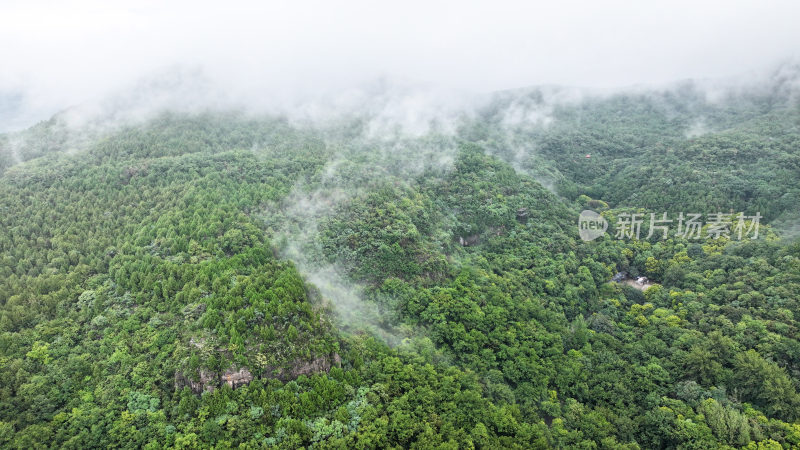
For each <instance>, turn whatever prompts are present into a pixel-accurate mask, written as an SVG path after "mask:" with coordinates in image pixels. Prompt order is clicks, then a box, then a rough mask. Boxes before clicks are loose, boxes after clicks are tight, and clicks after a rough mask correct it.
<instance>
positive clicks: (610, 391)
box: [0, 89, 800, 449]
mask: <svg viewBox="0 0 800 450" xmlns="http://www.w3.org/2000/svg"><path fill="white" fill-rule="evenodd" d="M521 95H522V94H519V93H515V94H513V95H512V94H509V96H511V97H506V96H503V95H501V96H498V98H497V101H496V103H495V104H494V106H493V107H492V108H494V109H492V108H489V109H487V110H486V111H484V112H483V113H482V115H481V116H479V119H480V120H478V121H477V122H473V121H471V120H467V121H466V122H465V123H464V125H463V127H462V129H461V130H460V131H459V134H458V136H457V137H455V138H453V137H443V136H439V135H436V134H431V135H427V136H422V137H419V138H404V137H394V138H393V139H392V140H391V141H388V142H387V141H378V140H371V139H367V138H363V137H360V136H361V130H362V129H363V128H364V127H365V125H364V124H363V123H360V122H359V121H357V120H354V121H352V122H348V123H347V124H339V125H338V126H337V128H336V129H334V130H329V129H323V128H313V127H301V126H293V125H290V124H289V123H287V122H286V121H283V120H277V119H265V118H261V119H250V118H246V117H243V116H239V115H212V114H206V115H198V116H180V115H164V116H162V117H159V118H158V119H155V120H153V121H152V122H150V123H148V124H145V125H140V126H132V127H128V128H122V129H117V130H116V131H114V132H113V133H110V134H108V135H103V136H95V135H94V134H91V133H88V134H85V135H81V136H79V137H78V138H69V136H66V135H65V134H64V133H67V131H65V130H64V129H63V128H62V127H61V126H60V125H59V121H58V120H57V119H53V120H52V121H50V122H47V123H43V124H40V125H39V126H37V127H34V128H33V129H32V130H29V131H27V132H26V133H23V134H20V135H13V136H5V137H3V140H2V141H0V145H2V146H4V147H3V148H4V149H5V150H6V151H5V152H4V153H3V155H4V159H1V160H0V165H2V168H3V170H4V172H3V174H2V177H0V211H2V215H0V227H1V229H2V232H0V275H2V276H0V361H2V365H0V446H3V447H11V448H26V449H27V448H43V447H51V446H54V447H68V448H85V447H131V448H139V447H147V448H162V447H173V446H174V447H179V448H200V447H208V446H218V447H223V448H225V447H236V446H242V448H256V447H263V446H275V447H279V448H298V447H304V446H305V447H312V446H313V447H320V448H392V447H394V448H400V447H414V448H431V447H444V448H470V447H478V448H514V447H516V448H546V447H581V448H659V447H669V448H711V447H718V446H732V447H748V448H762V447H763V448H780V447H783V448H793V447H797V446H800V394H799V393H798V391H800V341H798V335H799V334H800V333H798V329H800V322H798V321H799V320H800V304H799V303H798V302H800V244H798V243H791V242H789V241H788V240H778V239H776V238H775V235H774V234H773V233H772V232H769V231H766V230H765V231H764V232H763V233H762V239H760V240H757V241H743V242H738V241H729V240H725V239H723V240H716V241H705V240H704V241H699V242H696V241H687V240H685V239H681V238H677V237H671V238H670V239H667V240H652V241H646V240H641V241H631V240H615V239H613V238H612V237H611V236H606V237H604V238H600V239H598V240H597V241H594V242H582V241H581V240H580V239H578V236H577V229H576V226H575V223H576V220H575V219H576V218H577V213H578V211H580V210H581V209H583V208H586V207H590V208H595V209H598V210H601V211H604V215H606V216H607V217H608V219H609V221H610V222H612V224H613V222H614V220H613V218H614V217H616V216H617V215H618V214H619V213H621V212H624V211H630V210H631V209H635V208H646V209H647V211H654V212H661V211H675V210H680V209H683V210H685V211H690V210H692V211H694V210H697V212H715V211H716V210H728V209H733V210H735V211H740V210H741V211H747V212H748V213H752V212H755V211H760V212H762V214H764V215H765V216H766V219H765V220H766V221H770V220H771V219H775V218H779V217H781V216H782V215H786V214H788V213H789V212H790V210H791V208H793V207H795V208H796V206H797V204H798V197H797V195H798V192H800V191H798V189H800V187H799V186H798V184H797V180H798V175H800V165H799V164H800V153H798V147H797V144H798V137H800V134H798V129H797V117H798V116H797V109H796V107H794V109H792V108H791V107H790V106H788V105H787V104H784V103H780V104H775V103H774V102H772V103H771V100H770V97H768V96H767V97H764V96H762V97H758V96H755V97H753V98H750V97H748V98H745V99H736V101H730V102H728V103H722V104H718V105H709V104H706V103H703V102H700V101H699V100H698V99H697V98H696V95H697V93H696V92H694V91H692V90H691V89H688V90H687V91H679V92H678V93H670V94H664V96H666V98H665V99H663V98H662V99H661V100H660V101H656V100H654V99H653V98H651V97H646V96H643V97H636V96H616V97H610V98H606V99H595V100H592V101H585V102H581V103H577V104H569V103H567V104H564V105H560V106H558V107H556V108H555V109H554V111H553V120H554V122H553V123H552V124H551V125H546V126H545V125H541V124H540V125H536V126H534V127H523V126H519V127H516V128H514V127H512V129H511V130H509V129H508V128H503V127H504V125H503V124H502V123H501V122H502V119H501V117H500V116H502V114H503V111H505V110H506V109H507V104H506V103H508V102H509V101H510V100H509V98H511V99H513V98H517V99H518V98H519V97H520V96H521ZM514 96H516V97H514ZM530 96H531V98H532V100H531V101H533V102H536V101H537V98H538V97H537V96H536V95H535V93H534V94H530ZM700 114H702V115H703V116H704V117H706V118H707V119H706V120H708V126H709V127H710V129H712V130H716V131H712V132H709V133H708V134H705V135H703V136H700V137H687V136H686V133H685V131H686V127H687V126H689V125H691V123H692V120H694V119H693V117H695V116H698V115H700ZM521 142H529V143H533V144H531V145H534V147H536V151H532V152H523V153H524V155H525V156H524V157H523V158H519V155H518V153H517V152H516V150H515V149H516V146H518V145H519V144H520V143H521ZM11 143H13V151H14V152H13V154H12V153H11V150H12V147H11ZM67 143H69V145H67ZM71 145H77V146H78V147H79V148H78V151H76V152H70V151H68V150H70V149H71V148H68V147H69V146H71ZM398 149H406V150H402V151H399V150H398ZM585 153H591V154H592V158H591V159H590V160H589V158H585V157H584V154H585ZM12 156H14V157H12ZM15 159H21V160H24V161H27V162H24V163H20V164H17V165H14V164H15ZM515 167H516V168H515ZM744 168H747V169H748V170H744ZM537 179H538V180H540V181H544V182H552V183H553V184H554V185H555V186H556V187H557V189H558V192H559V193H560V194H561V195H562V196H558V195H556V194H553V193H552V192H550V191H548V190H547V189H545V188H544V187H543V186H542V184H540V183H539V182H537V181H536V180H537ZM337 192H338V193H342V195H339V196H337V195H334V194H335V193H337ZM318 194H319V195H321V196H322V197H323V198H324V199H325V202H326V204H328V206H329V208H327V209H324V210H322V209H320V210H319V211H316V210H315V211H310V212H308V214H301V212H303V211H304V210H305V209H310V208H311V206H308V205H311V204H312V203H303V202H302V201H301V200H303V199H306V200H307V199H308V198H313V197H314V195H318ZM582 194H583V195H582ZM591 198H595V199H598V200H592V199H591ZM607 204H610V205H611V208H610V209H608V207H607ZM304 221H305V222H304ZM301 231H302V238H301V237H300V234H301V233H300V232H301ZM764 236H766V237H767V238H766V239H765V238H763V237H764ZM289 247H292V248H295V247H296V248H299V249H300V250H299V251H300V253H298V255H300V256H302V258H303V261H302V264H299V262H301V261H300V260H299V259H298V264H297V265H296V264H295V263H294V262H293V261H291V260H287V259H286V258H285V257H282V256H281V255H286V254H290V253H289V252H288V250H287V249H288V248H289ZM328 266H335V267H337V268H338V269H339V274H340V275H341V276H342V277H343V279H344V280H345V281H346V282H347V283H349V284H352V286H354V287H356V288H357V289H355V293H356V294H357V295H358V296H359V299H358V301H359V302H364V303H365V304H371V305H372V304H374V305H377V306H378V307H379V310H380V311H381V312H382V316H381V318H380V323H378V324H377V326H378V327H383V328H385V330H384V331H385V332H387V333H391V334H394V335H396V336H397V337H398V338H399V339H398V340H399V341H400V343H399V344H398V345H396V346H393V347H390V346H388V345H387V344H386V343H385V342H383V341H382V340H381V339H380V338H378V337H377V336H373V335H372V334H371V333H370V332H363V331H357V330H356V331H354V330H353V328H352V327H344V328H340V327H337V325H339V324H340V323H339V320H340V318H339V314H338V313H337V311H336V308H337V305H336V304H335V302H333V303H331V302H329V301H328V299H326V298H325V292H326V291H325V290H324V289H317V288H316V287H315V286H313V285H312V284H311V283H310V282H309V281H308V279H310V278H313V277H312V276H310V274H311V273H312V272H313V271H314V270H316V269H321V268H324V267H328ZM298 267H302V269H301V270H299V269H298ZM621 270H625V271H627V272H629V273H630V274H632V275H640V274H641V275H646V276H648V277H650V278H651V279H652V280H654V281H656V282H657V284H655V285H654V286H653V287H650V288H649V289H646V290H644V291H640V290H638V289H636V288H634V287H630V286H627V285H624V284H617V283H609V280H610V279H611V277H612V276H613V275H614V274H615V273H616V272H618V271H621ZM306 277H308V279H307V278H306ZM338 307H339V308H341V307H342V305H339V306H338ZM343 330H347V331H343ZM323 360H324V361H329V362H331V361H333V363H331V364H328V365H325V366H324V367H322V366H320V364H319V362H320V361H323ZM303 364H305V365H307V366H308V367H312V369H311V370H305V371H300V372H298V367H299V366H302V365H303ZM238 368H246V369H248V370H249V371H250V372H251V373H252V374H253V376H254V379H253V380H252V381H251V382H249V384H244V385H243V386H240V387H237V388H235V389H232V388H231V387H230V386H228V385H227V384H225V383H219V386H218V387H217V388H216V389H214V390H213V392H203V393H202V394H200V393H197V392H193V391H192V389H191V388H190V386H189V385H188V384H190V383H191V382H194V383H198V382H200V377H202V376H203V374H204V373H217V374H218V373H222V372H224V371H226V370H228V369H238ZM293 371H294V372H293ZM287 374H293V375H291V376H287ZM182 377H184V378H185V379H186V380H189V381H186V382H184V383H178V379H182ZM201 390H202V389H201Z"/></svg>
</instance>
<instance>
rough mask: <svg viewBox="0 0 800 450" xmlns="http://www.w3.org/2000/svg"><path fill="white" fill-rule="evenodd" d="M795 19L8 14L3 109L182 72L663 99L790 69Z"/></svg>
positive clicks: (362, 9) (285, 86)
mask: <svg viewBox="0 0 800 450" xmlns="http://www.w3.org/2000/svg"><path fill="white" fill-rule="evenodd" d="M798 18H800V2H797V1H766V0H760V1H735V0H725V1H706V2H703V1H698V0H694V1H678V0H669V1H646V2H644V1H626V2H622V1H612V2H609V1H552V2H533V1H519V2H502V1H491V2H488V1H487V2H481V3H478V2H474V3H471V2H468V1H464V0H461V1H452V2H435V1H430V0H427V1H409V0H404V1H395V2H378V1H374V0H372V1H350V2H335V1H320V2H302V1H280V2H278V1H275V2H263V1H262V2H255V1H254V2H242V1H230V0H228V1H224V2H214V3H213V4H212V3H206V2H202V1H197V0H193V1H180V2H175V1H173V2H165V1H149V0H134V1H113V2H109V1H36V0H23V1H17V0H2V1H0V60H2V68H1V69H0V97H2V94H3V93H5V94H6V96H7V95H8V93H9V92H23V93H24V94H25V95H24V100H22V101H18V102H19V103H20V104H19V105H17V107H18V108H19V109H20V111H22V110H25V111H27V114H29V115H33V116H37V115H43V114H52V112H53V111H55V110H58V109H61V108H64V107H66V106H70V105H72V104H76V103H80V102H83V101H86V100H91V99H94V98H98V97H101V96H104V95H107V94H108V93H109V92H112V91H115V90H118V89H122V88H124V87H125V86H127V85H130V84H131V83H133V82H135V81H136V80H137V79H141V78H142V77H148V76H151V75H152V74H154V73H159V72H160V71H163V70H165V68H170V67H184V66H187V67H195V68H197V67H199V68H202V70H203V72H204V73H205V74H207V75H208V76H209V77H210V78H211V79H213V80H215V82H218V83H220V84H221V85H223V86H226V87H228V88H231V89H238V90H249V89H253V90H254V92H256V91H259V92H266V91H274V92H282V93H286V92H292V93H306V94H309V93H311V94H313V93H316V92H322V91H325V90H330V89H339V88H341V87H345V86H350V85H353V84H355V83H359V82H362V81H365V80H372V79H375V78H377V77H381V76H383V77H388V78H390V79H400V80H410V81H413V82H424V83H430V84H432V85H437V86H445V87H448V88H455V89H467V90H476V91H489V90H496V89H505V88H513V87H521V86H529V85H536V84H559V85H574V86H584V87H618V86H627V85H631V84H642V83H644V84H651V83H664V82H668V81H673V80H677V79H684V78H695V77H702V78H708V77H721V76H731V75H737V74H741V73H746V72H749V71H753V70H760V69H764V68H767V67H769V66H770V65H774V64H777V63H779V62H781V61H785V60H789V59H793V60H795V61H796V60H797V57H798V49H799V45H800V26H798V22H797V20H798ZM0 101H1V100H0ZM1 106H2V105H0V112H2V109H3V108H2V107H1ZM9 108H10V107H8V106H6V109H7V110H8V109H9ZM22 114H23V112H19V115H22ZM0 119H2V115H0ZM16 119H19V118H18V117H17V118H16ZM16 119H15V120H16ZM19 120H22V119H19ZM25 120H30V118H25Z"/></svg>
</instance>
